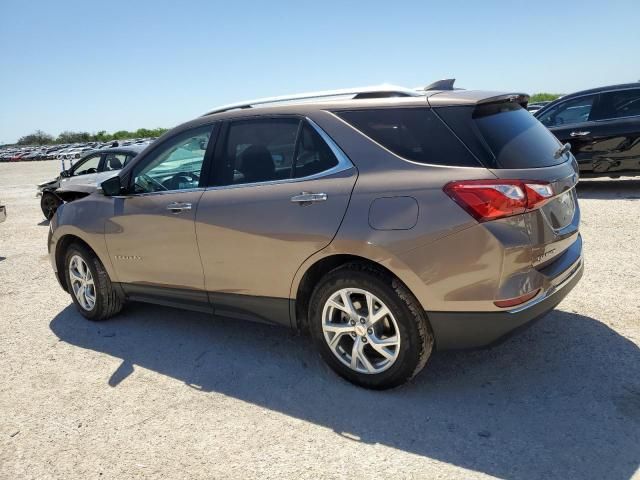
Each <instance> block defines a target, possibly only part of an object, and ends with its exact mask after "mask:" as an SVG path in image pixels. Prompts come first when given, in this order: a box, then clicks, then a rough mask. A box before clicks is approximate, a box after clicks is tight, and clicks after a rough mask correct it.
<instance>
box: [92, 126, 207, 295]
mask: <svg viewBox="0 0 640 480" xmlns="http://www.w3.org/2000/svg"><path fill="white" fill-rule="evenodd" d="M212 130H213V126H212V125H206V126H201V127H197V128H194V129H191V130H188V131H183V132H181V133H179V134H177V135H176V136H174V137H172V138H169V139H167V140H165V141H164V142H162V143H161V144H159V145H158V146H157V147H155V148H153V150H151V151H150V152H149V153H148V154H145V155H144V157H143V158H140V161H137V162H136V164H135V165H134V166H133V169H132V171H131V180H130V186H129V194H128V195H126V196H123V197H115V198H114V199H113V200H114V202H115V203H114V215H113V217H111V218H110V219H109V221H108V222H107V225H106V227H105V238H106V242H107V248H108V250H109V255H110V257H111V260H112V262H113V266H114V268H115V270H116V274H117V276H118V280H119V281H120V282H121V283H122V284H123V287H124V288H125V291H127V293H129V295H131V296H133V297H149V296H151V297H155V296H156V295H157V296H160V297H162V298H169V297H171V296H174V297H176V298H178V299H183V300H184V301H187V302H188V301H190V300H194V301H202V300H203V299H204V303H207V302H206V294H205V293H204V291H203V288H204V276H203V271H202V263H201V262H200V255H199V254H198V247H197V242H196V235H195V228H194V227H195V226H194V219H195V215H196V211H197V208H198V202H199V201H200V198H201V197H202V193H203V192H204V186H203V185H202V184H201V172H202V167H203V164H204V163H205V158H206V157H207V152H208V151H210V149H209V148H208V144H209V139H210V138H212V137H211V134H212Z"/></svg>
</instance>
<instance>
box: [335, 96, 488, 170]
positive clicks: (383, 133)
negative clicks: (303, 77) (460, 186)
mask: <svg viewBox="0 0 640 480" xmlns="http://www.w3.org/2000/svg"><path fill="white" fill-rule="evenodd" d="M335 114H336V115H338V116H339V117H340V118H342V119H343V120H344V121H346V122H347V123H349V124H350V125H352V126H353V127H355V128H356V129H358V130H359V131H361V132H362V133H364V134H365V135H366V136H368V137H369V138H371V139H372V140H374V141H375V142H377V143H379V144H380V145H382V146H383V147H385V148H386V149H387V150H390V151H391V152H393V153H395V154H396V155H398V156H400V157H402V158H405V159H407V160H411V161H414V162H419V163H426V164H435V165H451V166H464V167H478V166H480V163H479V162H478V161H477V160H476V159H475V158H474V157H473V155H472V154H471V153H470V152H469V150H468V149H467V148H465V146H464V144H463V143H462V142H460V140H458V139H457V138H456V137H455V135H453V134H452V133H451V131H450V130H449V129H448V128H447V126H446V125H445V124H444V123H443V122H442V120H440V119H439V118H438V116H437V115H435V114H434V113H433V111H432V110H431V109H429V108H384V109H372V110H369V109H363V110H350V111H341V112H335Z"/></svg>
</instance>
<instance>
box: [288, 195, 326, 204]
mask: <svg viewBox="0 0 640 480" xmlns="http://www.w3.org/2000/svg"><path fill="white" fill-rule="evenodd" d="M326 199H327V194H326V193H309V192H302V193H301V194H300V195H294V196H293V197H291V201H292V202H293V203H299V204H300V205H309V204H311V203H316V202H324V201H325V200H326Z"/></svg>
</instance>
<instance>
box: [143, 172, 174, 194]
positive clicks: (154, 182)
mask: <svg viewBox="0 0 640 480" xmlns="http://www.w3.org/2000/svg"><path fill="white" fill-rule="evenodd" d="M139 178H141V179H143V180H144V181H145V182H146V183H148V184H150V185H154V186H156V187H159V188H160V190H169V189H168V188H167V187H165V186H164V185H163V184H161V183H160V182H159V181H157V180H156V179H155V178H152V177H150V176H149V175H147V174H146V173H143V174H142V175H140V177H139ZM142 188H143V189H145V190H146V188H145V186H144V185H142Z"/></svg>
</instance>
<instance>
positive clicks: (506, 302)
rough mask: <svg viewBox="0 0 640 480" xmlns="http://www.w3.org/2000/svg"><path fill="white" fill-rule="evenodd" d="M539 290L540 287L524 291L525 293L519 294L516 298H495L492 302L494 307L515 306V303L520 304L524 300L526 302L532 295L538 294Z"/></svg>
mask: <svg viewBox="0 0 640 480" xmlns="http://www.w3.org/2000/svg"><path fill="white" fill-rule="evenodd" d="M539 291H540V289H538V290H535V291H533V292H529V293H526V294H524V295H521V296H519V297H516V298H509V299H507V300H496V301H495V302H493V304H494V305H495V306H496V307H500V308H508V307H515V306H516V305H521V304H523V303H525V302H528V301H529V300H531V299H532V298H533V297H535V296H536V295H538V292H539Z"/></svg>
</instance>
